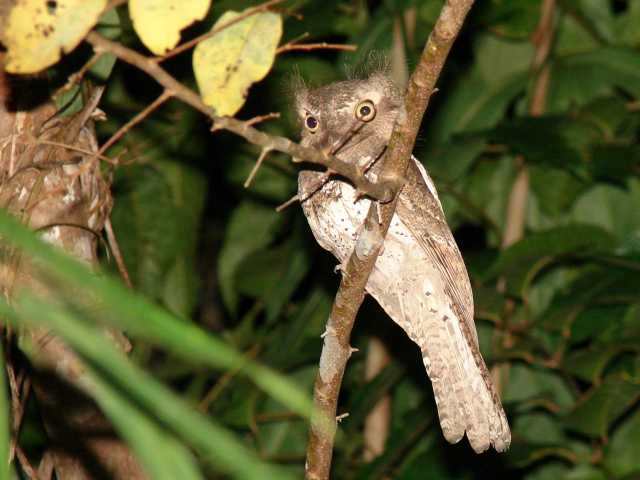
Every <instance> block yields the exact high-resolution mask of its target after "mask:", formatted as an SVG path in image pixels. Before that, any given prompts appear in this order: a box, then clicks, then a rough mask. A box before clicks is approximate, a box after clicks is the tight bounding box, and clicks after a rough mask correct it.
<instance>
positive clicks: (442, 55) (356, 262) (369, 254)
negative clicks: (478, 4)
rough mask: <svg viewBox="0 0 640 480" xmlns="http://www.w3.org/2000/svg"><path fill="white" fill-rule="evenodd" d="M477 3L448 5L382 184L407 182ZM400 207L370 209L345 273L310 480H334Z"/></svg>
mask: <svg viewBox="0 0 640 480" xmlns="http://www.w3.org/2000/svg"><path fill="white" fill-rule="evenodd" d="M472 3H473V0H449V1H447V2H446V3H445V4H444V6H443V8H442V11H441V12H440V17H439V18H438V21H437V22H436V24H435V26H434V29H433V32H432V33H431V35H430V36H429V39H428V40H427V43H426V45H425V47H424V50H423V52H422V55H421V58H420V61H419V63H418V65H417V66H416V69H415V71H414V72H413V74H412V75H411V78H410V79H409V85H408V88H407V93H406V96H405V99H404V106H405V114H404V115H399V116H398V118H397V119H396V124H395V126H394V130H393V134H392V135H391V139H390V142H389V147H388V151H387V155H386V157H385V161H384V164H383V172H382V173H381V176H382V177H383V178H396V179H399V178H402V177H403V175H404V173H405V171H406V168H407V165H408V163H409V160H410V158H411V151H412V150H413V145H414V143H415V138H416V135H417V133H418V129H419V127H420V123H421V121H422V117H423V115H424V112H425V110H426V108H427V105H428V103H429V98H430V97H431V94H432V92H433V90H434V88H435V84H436V81H437V79H438V77H439V75H440V72H441V71H442V67H443V66H444V62H445V59H446V58H447V56H448V54H449V50H450V49H451V46H452V45H453V42H454V40H455V39H456V37H457V35H458V32H459V31H460V29H461V28H462V23H463V21H464V19H465V17H466V15H467V12H468V11H469V9H470V8H471V5H472ZM396 202H397V196H394V199H393V200H392V201H391V202H389V203H385V204H380V203H378V202H373V203H372V204H371V206H370V208H369V212H368V213H367V217H366V219H365V222H364V225H363V228H362V229H361V231H360V234H359V236H358V239H357V240H356V243H355V248H354V251H353V253H352V254H351V256H350V257H349V260H348V262H347V264H346V268H345V269H344V270H343V275H342V280H341V282H340V288H339V289H338V292H337V294H336V297H335V300H334V303H333V307H332V309H331V313H330V315H329V320H328V321H327V327H326V335H325V337H324V345H323V348H322V354H321V357H320V368H319V369H318V375H317V376H316V382H315V387H314V403H315V407H316V410H318V411H319V412H320V413H319V414H317V415H315V416H314V417H313V418H312V424H311V430H310V435H309V443H308V445H307V461H306V477H307V478H308V479H313V480H319V479H321V480H325V479H328V478H329V472H330V469H331V457H332V454H333V440H334V436H335V432H336V428H337V425H336V422H335V418H336V410H337V403H338V395H339V393H340V386H341V383H342V377H343V375H344V370H345V367H346V363H347V361H348V359H349V356H350V355H351V352H352V350H351V347H350V345H349V339H350V336H351V330H352V328H353V324H354V321H355V317H356V314H357V312H358V309H359V308H360V305H361V304H362V301H363V300H364V294H365V286H366V284H367V281H368V279H369V275H370V273H371V270H372V269H373V266H374V264H375V262H376V259H377V257H378V254H379V253H380V250H381V248H382V244H383V242H384V237H385V235H386V233H387V230H388V229H389V224H390V223H391V219H392V218H393V214H394V211H395V207H396ZM378 212H379V213H380V217H378Z"/></svg>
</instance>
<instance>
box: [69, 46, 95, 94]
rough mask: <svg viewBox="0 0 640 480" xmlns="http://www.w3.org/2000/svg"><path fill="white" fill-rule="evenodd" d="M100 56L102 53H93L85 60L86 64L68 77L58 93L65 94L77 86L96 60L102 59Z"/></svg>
mask: <svg viewBox="0 0 640 480" xmlns="http://www.w3.org/2000/svg"><path fill="white" fill-rule="evenodd" d="M102 55H103V54H102V53H94V54H93V55H92V56H91V58H90V59H89V60H87V62H86V63H85V64H84V65H83V66H82V68H80V70H78V71H77V72H75V73H72V74H71V75H69V78H68V79H67V83H65V84H64V85H63V86H62V88H60V90H59V91H60V92H67V91H69V90H71V89H72V88H73V87H74V86H76V85H78V84H79V83H80V81H81V80H82V79H83V78H84V76H85V75H86V74H87V72H88V71H89V69H90V68H91V67H93V66H94V65H95V64H96V62H97V61H98V60H100V57H102Z"/></svg>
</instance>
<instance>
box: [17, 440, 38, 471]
mask: <svg viewBox="0 0 640 480" xmlns="http://www.w3.org/2000/svg"><path fill="white" fill-rule="evenodd" d="M16 457H18V461H19V462H20V468H22V471H23V472H24V473H25V474H26V475H27V477H29V480H39V479H38V474H37V473H36V471H35V469H34V468H33V467H32V466H31V462H29V459H28V458H27V456H26V455H25V453H24V451H23V450H22V448H20V445H16Z"/></svg>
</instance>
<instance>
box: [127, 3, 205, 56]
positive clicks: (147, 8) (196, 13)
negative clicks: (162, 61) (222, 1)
mask: <svg viewBox="0 0 640 480" xmlns="http://www.w3.org/2000/svg"><path fill="white" fill-rule="evenodd" d="M210 3H211V0H129V15H130V16H131V20H132V21H133V28H134V29H135V31H136V33H137V34H138V36H139V37H140V40H142V43H144V44H145V46H146V47H147V48H148V49H149V50H151V51H152V52H153V53H155V54H156V55H162V54H164V53H166V52H167V51H168V50H170V49H172V48H173V47H175V46H176V45H177V44H178V42H179V41H180V31H181V30H182V29H183V28H185V27H188V26H189V25H191V24H192V23H193V22H195V21H197V20H202V19H203V18H204V16H205V15H206V14H207V12H208V11H209V5H210Z"/></svg>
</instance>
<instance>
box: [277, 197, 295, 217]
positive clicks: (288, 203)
mask: <svg viewBox="0 0 640 480" xmlns="http://www.w3.org/2000/svg"><path fill="white" fill-rule="evenodd" d="M299 200H300V197H299V196H298V194H295V195H294V196H293V197H291V198H290V199H289V200H287V201H286V202H284V203H281V204H280V205H278V206H277V207H276V212H278V213H280V212H282V211H283V210H284V209H285V208H289V207H290V206H291V205H293V204H294V203H296V202H297V201H299Z"/></svg>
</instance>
